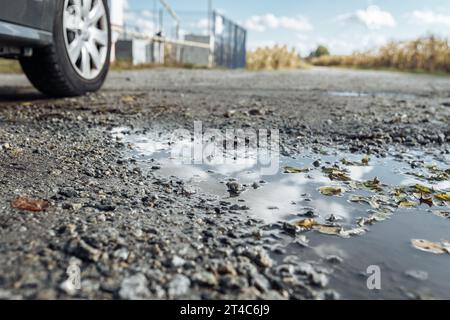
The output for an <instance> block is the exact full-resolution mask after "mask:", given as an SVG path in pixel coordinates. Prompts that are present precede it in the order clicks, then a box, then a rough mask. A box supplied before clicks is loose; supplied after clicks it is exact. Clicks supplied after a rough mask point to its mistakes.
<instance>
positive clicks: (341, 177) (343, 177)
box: [328, 171, 352, 181]
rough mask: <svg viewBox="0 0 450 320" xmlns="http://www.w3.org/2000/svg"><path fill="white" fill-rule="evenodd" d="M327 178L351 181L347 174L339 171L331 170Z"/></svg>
mask: <svg viewBox="0 0 450 320" xmlns="http://www.w3.org/2000/svg"><path fill="white" fill-rule="evenodd" d="M328 178H330V180H337V181H351V180H352V178H350V177H349V176H348V175H347V174H345V173H344V172H341V171H333V172H331V173H330V174H329V175H328Z"/></svg>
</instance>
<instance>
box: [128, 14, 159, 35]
mask: <svg viewBox="0 0 450 320" xmlns="http://www.w3.org/2000/svg"><path fill="white" fill-rule="evenodd" d="M125 24H126V26H127V28H128V29H131V30H132V31H137V32H142V33H145V34H152V35H153V34H154V33H155V32H156V28H155V23H154V21H153V15H152V13H151V12H150V11H145V10H144V11H142V12H133V11H125Z"/></svg>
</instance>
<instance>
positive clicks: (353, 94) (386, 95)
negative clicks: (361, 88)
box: [325, 91, 417, 99]
mask: <svg viewBox="0 0 450 320" xmlns="http://www.w3.org/2000/svg"><path fill="white" fill-rule="evenodd" d="M325 95H327V96H331V97H347V98H359V97H373V98H375V97H382V98H402V99H413V98H416V97H417V96H416V95H414V94H407V93H398V92H358V91H328V92H326V93H325Z"/></svg>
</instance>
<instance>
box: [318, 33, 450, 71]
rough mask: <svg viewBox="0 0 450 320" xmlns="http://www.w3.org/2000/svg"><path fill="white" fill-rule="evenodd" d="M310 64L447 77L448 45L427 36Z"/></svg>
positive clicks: (328, 57) (448, 62) (321, 59)
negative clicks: (394, 70)
mask: <svg viewBox="0 0 450 320" xmlns="http://www.w3.org/2000/svg"><path fill="white" fill-rule="evenodd" d="M310 63H311V64H313V65H316V66H346V67H356V68H368V69H396V70H401V71H414V72H431V73H450V45H449V43H448V41H447V39H440V38H437V37H434V36H429V37H423V38H419V39H417V40H414V41H404V42H390V43H389V44H387V45H385V46H383V47H381V48H380V49H378V50H372V51H368V52H357V53H354V54H352V55H348V56H333V55H331V56H322V57H319V58H313V59H311V60H310Z"/></svg>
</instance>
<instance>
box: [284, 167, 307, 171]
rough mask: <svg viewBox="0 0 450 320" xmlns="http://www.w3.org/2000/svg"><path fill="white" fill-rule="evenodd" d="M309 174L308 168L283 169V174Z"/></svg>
mask: <svg viewBox="0 0 450 320" xmlns="http://www.w3.org/2000/svg"><path fill="white" fill-rule="evenodd" d="M305 172H309V169H308V168H297V167H289V166H288V167H284V173H305Z"/></svg>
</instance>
